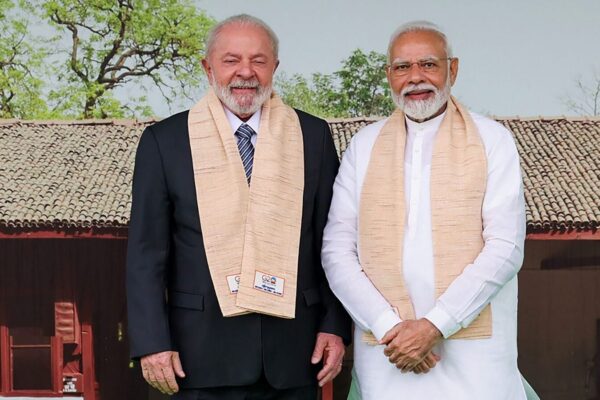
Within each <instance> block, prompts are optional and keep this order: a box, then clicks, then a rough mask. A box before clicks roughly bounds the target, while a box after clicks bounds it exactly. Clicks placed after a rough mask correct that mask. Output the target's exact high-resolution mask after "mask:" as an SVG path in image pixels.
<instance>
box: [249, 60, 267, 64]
mask: <svg viewBox="0 0 600 400" xmlns="http://www.w3.org/2000/svg"><path fill="white" fill-rule="evenodd" d="M252 62H253V63H254V64H258V65H263V64H266V61H265V60H254V61H252Z"/></svg>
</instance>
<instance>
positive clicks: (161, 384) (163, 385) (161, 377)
mask: <svg viewBox="0 0 600 400" xmlns="http://www.w3.org/2000/svg"><path fill="white" fill-rule="evenodd" d="M163 368H164V367H163ZM163 368H160V367H159V368H158V369H157V370H156V371H155V372H154V378H155V379H156V380H155V383H156V386H157V389H158V390H160V391H161V393H164V394H170V392H171V389H169V385H168V384H167V378H166V377H165V372H166V371H165V370H164V369H163ZM165 369H166V368H165ZM171 373H172V372H171Z"/></svg>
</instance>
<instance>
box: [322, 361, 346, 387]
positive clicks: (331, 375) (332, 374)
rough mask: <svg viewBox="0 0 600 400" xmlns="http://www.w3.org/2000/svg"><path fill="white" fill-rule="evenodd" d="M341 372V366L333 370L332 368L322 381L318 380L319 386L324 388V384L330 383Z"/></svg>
mask: <svg viewBox="0 0 600 400" xmlns="http://www.w3.org/2000/svg"><path fill="white" fill-rule="evenodd" d="M341 371H342V366H341V365H338V366H336V367H335V368H333V369H332V370H331V371H330V372H329V373H328V374H327V375H325V376H324V377H323V378H322V379H319V386H320V387H323V386H325V384H326V383H327V382H329V381H332V380H334V379H335V377H336V376H338V375H339V373H340V372H341Z"/></svg>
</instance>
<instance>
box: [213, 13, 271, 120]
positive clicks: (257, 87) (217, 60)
mask: <svg viewBox="0 0 600 400" xmlns="http://www.w3.org/2000/svg"><path fill="white" fill-rule="evenodd" d="M278 64H279V61H278V60H277V59H276V57H275V54H274V53H273V43H272V42H271V39H270V38H269V35H268V34H267V32H265V30H264V29H263V28H261V27H258V26H255V25H250V24H239V23H231V24H229V25H225V26H223V28H221V30H220V31H219V33H218V35H217V38H216V40H215V42H214V45H213V46H212V49H211V51H210V53H209V54H208V56H207V57H206V58H205V59H204V60H202V66H203V67H204V71H205V72H206V75H207V76H208V80H209V82H210V84H211V86H212V87H213V89H214V90H215V93H216V94H217V97H219V99H220V100H221V102H222V103H223V104H224V105H225V106H226V107H227V108H228V109H230V110H231V112H233V113H234V114H235V115H237V116H238V117H239V118H240V119H242V120H247V119H248V118H250V117H251V116H252V114H254V113H255V112H256V111H258V110H259V109H260V107H261V106H262V105H263V103H264V102H265V101H267V100H268V99H269V97H270V96H271V92H272V83H273V74H274V73H275V70H276V69H277V65H278Z"/></svg>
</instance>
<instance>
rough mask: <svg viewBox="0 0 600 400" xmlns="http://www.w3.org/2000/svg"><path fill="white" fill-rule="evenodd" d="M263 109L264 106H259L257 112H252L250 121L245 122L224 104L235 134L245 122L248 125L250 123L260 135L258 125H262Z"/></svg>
mask: <svg viewBox="0 0 600 400" xmlns="http://www.w3.org/2000/svg"><path fill="white" fill-rule="evenodd" d="M261 109H262V107H261V108H259V109H258V111H257V112H255V113H254V114H252V116H251V117H250V119H249V120H248V121H246V122H244V121H242V120H241V119H239V118H238V116H237V115H235V114H234V113H232V112H231V110H229V109H228V108H227V107H225V106H223V110H225V115H226V116H227V120H228V121H229V125H230V126H231V129H232V130H233V133H234V134H235V132H236V131H237V130H238V128H239V127H240V125H242V124H244V123H245V124H247V125H250V128H252V129H254V132H256V134H257V135H258V127H259V126H260V114H261Z"/></svg>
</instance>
